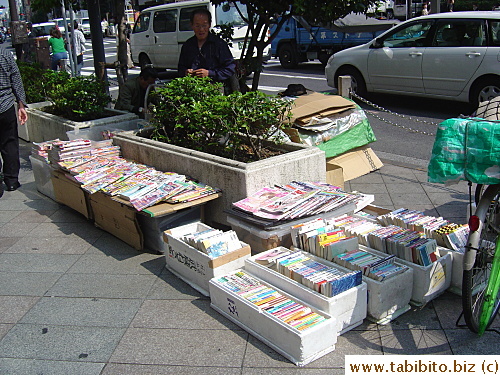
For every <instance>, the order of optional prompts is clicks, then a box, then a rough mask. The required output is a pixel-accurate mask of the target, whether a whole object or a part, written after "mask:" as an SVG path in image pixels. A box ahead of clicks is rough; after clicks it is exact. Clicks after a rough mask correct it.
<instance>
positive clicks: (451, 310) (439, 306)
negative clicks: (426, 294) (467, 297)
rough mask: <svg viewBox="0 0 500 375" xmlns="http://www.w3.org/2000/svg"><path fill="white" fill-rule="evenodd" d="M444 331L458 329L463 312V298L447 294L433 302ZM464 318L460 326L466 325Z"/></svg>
mask: <svg viewBox="0 0 500 375" xmlns="http://www.w3.org/2000/svg"><path fill="white" fill-rule="evenodd" d="M432 303H433V305H434V309H435V310H436V313H437V316H438V319H439V322H440V324H441V326H442V327H443V329H454V328H457V326H456V324H455V323H456V321H457V319H458V317H459V316H460V313H461V312H462V297H460V296H457V295H454V294H451V293H446V294H445V295H442V296H440V297H439V298H437V299H435V300H434V301H432ZM464 323H465V322H464V320H463V318H462V319H461V323H460V324H464Z"/></svg>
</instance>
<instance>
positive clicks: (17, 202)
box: [0, 193, 29, 217]
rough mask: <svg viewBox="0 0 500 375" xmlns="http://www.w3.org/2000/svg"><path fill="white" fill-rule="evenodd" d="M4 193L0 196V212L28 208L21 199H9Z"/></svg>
mask: <svg viewBox="0 0 500 375" xmlns="http://www.w3.org/2000/svg"><path fill="white" fill-rule="evenodd" d="M5 194H6V193H4V196H3V197H2V198H0V212H5V211H24V210H27V209H28V208H29V207H27V206H26V204H25V203H24V202H23V201H22V200H21V199H9V197H7V196H6V195H5ZM14 214H15V213H14ZM13 217H14V216H13Z"/></svg>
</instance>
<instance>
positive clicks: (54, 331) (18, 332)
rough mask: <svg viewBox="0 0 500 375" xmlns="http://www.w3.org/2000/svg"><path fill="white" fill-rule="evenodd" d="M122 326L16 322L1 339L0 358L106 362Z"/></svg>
mask: <svg viewBox="0 0 500 375" xmlns="http://www.w3.org/2000/svg"><path fill="white" fill-rule="evenodd" d="M124 332H125V329H124V328H109V327H77V326H54V325H46V324H17V325H16V326H15V327H13V328H12V329H11V330H10V331H9V332H8V333H7V334H6V335H5V336H4V337H3V339H2V341H0V358H25V359H29V358H33V359H48V360H58V361H71V362H74V361H80V362H107V361H108V359H109V357H110V356H111V353H112V352H113V349H114V348H115V346H116V345H117V343H118V341H119V340H120V338H121V337H122V336H123V333H124Z"/></svg>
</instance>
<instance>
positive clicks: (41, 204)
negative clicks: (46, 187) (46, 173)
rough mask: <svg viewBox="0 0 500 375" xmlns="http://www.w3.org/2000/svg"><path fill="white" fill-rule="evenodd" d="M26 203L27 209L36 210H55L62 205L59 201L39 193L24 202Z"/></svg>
mask: <svg viewBox="0 0 500 375" xmlns="http://www.w3.org/2000/svg"><path fill="white" fill-rule="evenodd" d="M24 205H25V207H26V209H28V210H36V211H55V210H57V209H58V208H59V207H60V204H59V203H57V202H54V201H53V200H52V199H49V198H46V197H40V195H38V194H36V195H34V196H32V197H30V199H29V200H27V201H25V202H24Z"/></svg>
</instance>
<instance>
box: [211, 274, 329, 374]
mask: <svg viewBox="0 0 500 375" xmlns="http://www.w3.org/2000/svg"><path fill="white" fill-rule="evenodd" d="M237 271H241V270H237ZM237 271H234V272H237ZM245 272H246V271H245ZM249 274H250V275H251V276H252V277H254V276H253V275H252V274H251V273H249ZM256 278H257V279H259V278H258V277H256ZM262 284H265V285H268V286H270V287H272V288H273V289H275V290H277V291H278V292H280V293H281V294H283V295H285V296H287V297H288V298H290V299H293V300H295V301H297V302H299V303H302V304H304V305H308V304H307V303H305V302H303V301H301V300H300V299H299V298H296V297H295V296H293V295H290V294H288V293H285V292H284V291H281V290H280V289H279V288H276V287H274V286H273V285H272V284H270V283H266V282H265V281H262ZM210 299H211V304H210V306H211V307H212V308H213V309H215V310H217V311H218V312H219V313H221V314H222V315H224V316H225V317H227V318H228V319H229V320H231V321H233V322H234V323H235V324H237V325H238V326H240V327H241V328H243V329H244V330H246V331H247V332H249V333H250V334H251V335H253V336H255V337H256V338H258V339H259V340H261V341H262V342H263V343H265V344H266V345H268V346H269V347H271V348H273V349H274V350H276V351H277V352H278V353H280V354H281V355H283V356H284V357H286V358H288V359H289V360H290V361H291V362H293V363H294V364H295V365H297V366H305V365H306V364H308V363H310V362H312V361H314V360H316V359H318V358H320V357H322V356H323V355H325V354H328V353H330V352H332V351H333V350H335V344H336V343H337V334H338V326H337V321H336V319H335V318H334V317H330V316H328V315H327V314H325V313H321V312H320V311H319V310H317V309H315V308H314V307H313V306H310V307H311V309H312V310H313V311H315V312H317V313H320V314H322V315H323V316H326V317H327V318H328V319H327V320H326V321H325V322H322V323H320V324H318V325H317V326H314V327H311V328H309V329H307V330H305V331H299V330H297V329H295V328H293V327H291V326H289V325H288V324H286V323H284V322H283V321H281V320H279V319H278V318H276V317H274V316H273V315H271V314H269V313H266V312H265V311H264V310H262V309H260V308H259V307H258V306H256V305H254V304H253V303H251V302H249V301H248V300H246V299H244V298H242V297H240V296H238V295H237V294H235V293H233V292H231V291H229V290H228V289H226V288H224V287H223V286H221V285H220V284H219V283H218V282H217V281H216V279H213V280H211V281H210Z"/></svg>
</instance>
